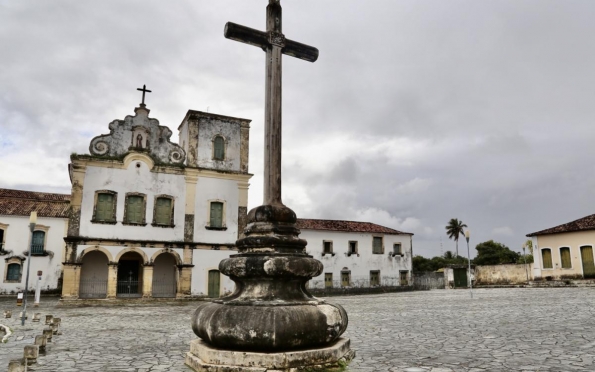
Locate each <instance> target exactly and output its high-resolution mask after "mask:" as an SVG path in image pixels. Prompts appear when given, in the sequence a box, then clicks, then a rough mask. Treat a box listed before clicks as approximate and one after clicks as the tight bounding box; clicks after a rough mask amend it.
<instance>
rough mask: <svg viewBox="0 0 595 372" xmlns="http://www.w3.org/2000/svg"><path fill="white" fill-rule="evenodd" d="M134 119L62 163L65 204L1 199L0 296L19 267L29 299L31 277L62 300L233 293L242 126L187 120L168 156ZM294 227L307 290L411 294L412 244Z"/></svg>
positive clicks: (51, 199)
mask: <svg viewBox="0 0 595 372" xmlns="http://www.w3.org/2000/svg"><path fill="white" fill-rule="evenodd" d="M134 112H135V114H134V115H130V116H126V117H125V118H124V119H123V120H114V121H112V122H111V123H110V124H109V133H108V134H104V135H99V136H97V137H95V138H93V139H92V140H91V143H90V146H89V154H85V155H80V154H74V155H72V156H71V158H70V164H69V165H68V170H69V173H70V180H71V183H72V191H71V194H51V193H42V192H31V191H23V190H9V189H0V258H3V259H4V261H5V264H4V265H0V276H1V278H2V282H1V283H2V285H0V294H2V293H16V292H19V291H22V290H24V288H25V276H26V269H27V265H30V266H31V268H30V273H31V274H30V275H31V277H30V281H29V283H30V288H35V284H36V283H37V281H38V277H37V273H38V271H41V281H40V284H41V288H42V289H43V290H46V291H52V290H54V291H59V290H60V289H61V294H62V298H63V299H64V300H76V299H106V298H107V299H112V298H139V297H142V298H185V297H193V296H196V297H198V296H203V297H207V296H208V297H219V296H222V295H225V294H227V293H230V292H232V291H233V290H234V283H233V282H232V281H231V280H230V279H229V278H227V277H226V276H223V275H221V274H220V272H219V269H218V266H219V262H220V261H221V260H222V259H224V258H227V257H229V256H230V255H232V254H235V253H237V252H236V251H235V242H236V240H237V239H238V238H239V237H241V235H242V233H243V230H244V228H245V226H246V216H247V212H248V188H249V181H250V178H251V177H252V175H251V174H250V173H249V172H248V154H249V133H250V120H247V119H240V118H235V117H230V116H223V115H217V114H213V113H205V112H200V111H193V110H190V111H188V113H187V114H186V116H185V117H184V119H183V120H182V123H181V124H180V126H179V127H178V131H179V143H178V144H177V143H173V142H172V141H171V140H170V138H171V136H172V131H171V130H170V129H169V128H168V127H166V126H162V125H160V124H159V122H158V121H157V120H156V119H153V118H150V117H149V110H148V109H147V108H146V106H145V104H144V103H143V104H141V105H140V107H137V108H136V109H135V110H134ZM33 211H36V212H37V214H38V220H37V224H36V225H35V229H34V232H33V234H31V233H30V231H29V214H30V213H31V212H33ZM297 226H298V228H299V229H300V230H301V235H300V238H303V239H306V240H307V241H308V246H307V252H308V253H309V254H310V255H312V256H313V257H314V258H316V259H318V260H320V261H321V262H322V263H323V264H324V273H323V274H321V275H320V276H319V277H316V278H313V279H312V280H311V281H310V282H309V284H308V285H309V287H310V288H325V287H353V286H358V287H368V286H380V285H390V286H401V285H410V283H411V268H412V235H413V234H410V233H405V232H400V231H397V230H394V229H391V228H388V227H384V226H380V225H376V224H373V223H368V222H354V221H335V220H313V219H298V223H297ZM29 244H31V254H29ZM29 260H30V262H28V261H29Z"/></svg>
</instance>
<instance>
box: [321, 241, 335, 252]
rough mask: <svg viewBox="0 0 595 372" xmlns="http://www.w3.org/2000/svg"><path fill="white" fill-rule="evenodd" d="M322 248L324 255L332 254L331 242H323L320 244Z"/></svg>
mask: <svg viewBox="0 0 595 372" xmlns="http://www.w3.org/2000/svg"><path fill="white" fill-rule="evenodd" d="M322 246H323V252H324V253H333V242H331V241H324V242H322Z"/></svg>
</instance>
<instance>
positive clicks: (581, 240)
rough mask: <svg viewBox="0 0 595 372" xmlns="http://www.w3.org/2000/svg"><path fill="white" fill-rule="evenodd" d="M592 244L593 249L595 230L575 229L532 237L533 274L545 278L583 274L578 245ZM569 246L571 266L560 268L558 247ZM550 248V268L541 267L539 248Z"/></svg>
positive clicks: (560, 261) (541, 260) (541, 259)
mask: <svg viewBox="0 0 595 372" xmlns="http://www.w3.org/2000/svg"><path fill="white" fill-rule="evenodd" d="M588 245H590V246H592V247H594V250H595V231H593V230H591V231H577V232H571V233H562V234H551V235H540V236H538V237H537V238H533V257H534V259H535V270H534V276H535V279H537V278H540V277H541V278H545V277H548V276H551V277H552V278H555V279H558V278H560V277H569V276H580V277H582V276H583V260H582V257H581V252H580V247H582V246H588ZM562 247H569V248H570V258H571V263H572V267H571V268H570V269H563V268H562V258H561V257H560V248H562ZM544 248H550V249H551V250H552V263H553V268H552V269H544V268H543V258H542V255H541V250H542V249H544Z"/></svg>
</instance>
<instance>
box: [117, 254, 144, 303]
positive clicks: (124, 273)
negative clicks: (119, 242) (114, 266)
mask: <svg viewBox="0 0 595 372" xmlns="http://www.w3.org/2000/svg"><path fill="white" fill-rule="evenodd" d="M142 290H143V258H142V257H141V255H140V254H138V253H136V252H127V253H125V254H123V255H122V257H120V260H119V261H118V285H117V289H116V295H117V296H118V297H142V294H143V293H142Z"/></svg>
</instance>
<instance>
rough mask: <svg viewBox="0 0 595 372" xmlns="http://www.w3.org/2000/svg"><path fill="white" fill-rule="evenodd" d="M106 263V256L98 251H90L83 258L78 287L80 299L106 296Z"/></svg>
mask: <svg viewBox="0 0 595 372" xmlns="http://www.w3.org/2000/svg"><path fill="white" fill-rule="evenodd" d="M108 262H109V260H108V258H107V256H106V255H105V254H104V253H103V252H100V251H92V252H89V253H87V254H85V255H84V256H83V260H82V265H81V279H80V285H79V297H80V298H105V297H106V296H107V274H108V267H107V264H108Z"/></svg>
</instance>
